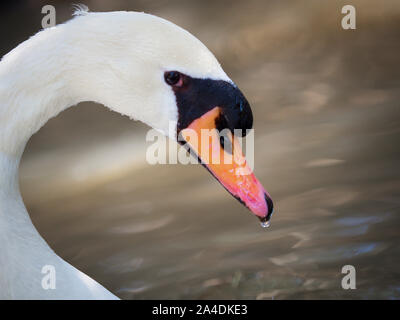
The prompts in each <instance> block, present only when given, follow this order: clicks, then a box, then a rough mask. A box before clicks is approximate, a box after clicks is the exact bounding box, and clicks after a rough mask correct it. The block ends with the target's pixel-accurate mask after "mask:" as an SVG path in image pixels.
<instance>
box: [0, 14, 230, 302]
mask: <svg viewBox="0 0 400 320" xmlns="http://www.w3.org/2000/svg"><path fill="white" fill-rule="evenodd" d="M166 70H178V71H181V72H184V73H186V74H188V75H190V76H192V77H200V78H205V77H207V78H212V79H222V80H226V81H230V80H229V78H228V77H227V76H226V74H225V73H224V71H223V70H222V68H221V67H220V65H219V63H218V61H217V60H216V59H215V57H214V56H213V54H212V53H211V52H210V51H209V50H208V49H207V48H206V47H205V46H204V45H203V44H202V43H201V42H200V41H199V40H197V39H196V38H195V37H194V36H192V35H191V34H190V33H188V32H187V31H185V30H183V29H181V28H180V27H178V26H176V25H174V24H172V23H171V22H168V21H166V20H163V19H161V18H158V17H155V16H152V15H149V14H144V13H136V12H108V13H93V12H87V10H86V9H85V8H83V7H79V8H78V10H77V11H76V12H75V18H73V19H72V20H70V21H69V22H67V23H65V24H62V25H58V26H56V27H53V28H49V29H45V30H43V31H40V32H39V33H37V34H36V35H35V36H33V37H31V38H30V39H29V40H27V41H25V42H23V43H21V44H20V45H19V46H18V47H16V48H15V49H14V50H12V51H11V52H10V53H8V54H7V55H6V56H5V57H4V58H3V59H2V61H1V62H0V101H1V102H0V245H1V250H0V298H9V299H12V298H20V299H112V298H116V297H115V296H114V295H113V294H111V293H110V292H109V291H107V290H106V289H105V288H104V287H102V286H101V285H100V284H98V283H97V282H95V281H94V280H92V279H90V278H89V277H87V276H86V275H84V274H83V273H82V272H80V271H78V270H77V269H75V268H74V267H72V266H71V265H69V264H68V263H67V262H65V261H63V260H62V259H61V258H60V257H58V256H57V255H56V254H55V253H54V252H53V251H52V250H51V248H50V247H49V246H48V245H47V243H46V242H45V241H44V240H43V239H42V238H41V236H40V235H39V233H38V232H37V231H36V229H35V228H34V226H33V225H32V222H31V220H30V218H29V215H28V213H27V211H26V209H25V206H24V204H23V201H22V198H21V195H20V192H19V186H18V166H19V161H20V157H21V155H22V153H23V150H24V147H25V144H26V142H27V141H28V139H29V138H30V137H31V136H32V134H33V133H35V132H36V131H37V130H39V129H40V127H42V126H43V125H44V124H45V123H46V122H47V121H48V120H49V119H50V118H51V117H54V116H56V115H57V114H58V113H59V112H61V111H63V110H64V109H66V108H68V107H70V106H72V105H75V104H77V103H79V102H81V101H87V100H90V101H95V102H98V103H102V104H104V105H105V106H107V107H109V108H111V109H112V110H114V111H117V112H119V113H121V114H123V115H127V116H129V117H130V118H132V119H138V120H141V121H143V122H144V123H147V124H148V125H150V126H151V127H153V128H156V129H158V130H160V131H163V132H165V133H168V127H169V122H170V121H172V122H175V123H176V121H177V107H176V101H175V97H174V95H173V93H172V90H171V89H170V87H169V86H168V85H166V84H165V83H164V79H163V73H164V72H165V71H166ZM170 135H171V136H172V137H173V133H172V134H170ZM59 227H60V228H61V227H62V226H59ZM44 265H54V266H55V268H56V274H57V288H56V289H55V290H44V289H43V288H42V287H41V279H42V277H43V275H42V274H41V268H42V267H43V266H44Z"/></svg>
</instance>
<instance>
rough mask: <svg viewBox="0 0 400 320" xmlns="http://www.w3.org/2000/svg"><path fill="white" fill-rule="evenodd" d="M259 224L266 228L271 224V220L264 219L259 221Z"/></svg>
mask: <svg viewBox="0 0 400 320" xmlns="http://www.w3.org/2000/svg"><path fill="white" fill-rule="evenodd" d="M260 225H261V227H263V228H268V227H269V226H270V225H271V222H270V221H269V220H268V221H267V220H265V221H261V222H260Z"/></svg>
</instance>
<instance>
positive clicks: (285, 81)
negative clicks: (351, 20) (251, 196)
mask: <svg viewBox="0 0 400 320" xmlns="http://www.w3.org/2000/svg"><path fill="white" fill-rule="evenodd" d="M326 3H327V2H321V1H307V5H305V4H303V5H300V4H294V3H293V2H289V1H288V2H279V3H278V2H270V3H269V4H268V3H267V4H266V3H265V2H264V1H246V2H244V1H241V2H236V3H233V4H232V3H231V2H225V1H222V2H210V3H205V2H201V3H200V2H197V3H194V2H188V1H177V2H172V3H171V2H168V3H167V2H165V1H159V2H152V4H151V5H150V4H146V3H145V2H140V1H139V2H134V3H129V4H127V3H125V1H116V2H115V3H114V4H113V5H112V6H111V5H110V4H105V2H100V1H98V2H96V1H92V2H89V3H88V4H89V7H91V9H92V10H94V11H95V10H115V9H131V10H139V11H140V10H145V11H147V12H151V13H154V14H157V15H160V16H162V17H165V18H168V19H170V20H172V21H174V22H175V23H177V24H179V25H181V26H183V27H185V28H186V29H188V30H189V31H191V32H192V33H194V34H195V35H196V36H197V37H199V38H200V39H201V40H202V41H203V42H204V43H205V44H206V45H207V46H208V47H209V48H210V49H211V50H212V51H213V52H214V53H215V54H216V56H217V57H218V59H219V60H220V61H221V63H222V65H223V67H224V69H225V70H226V71H227V73H228V74H229V75H230V76H231V77H232V79H233V80H234V81H235V82H236V83H237V84H238V86H239V87H240V88H241V89H242V91H243V92H244V94H245V95H246V97H247V98H248V100H249V101H250V103H251V105H252V107H253V112H254V116H255V124H254V127H255V139H256V141H255V150H256V155H255V173H256V175H257V176H258V178H259V179H260V180H261V182H262V183H263V184H264V186H265V187H266V189H267V190H268V191H269V192H270V193H271V195H272V198H273V200H274V203H275V208H276V209H275V214H274V217H273V219H272V224H271V227H270V228H268V229H263V228H261V227H260V225H259V222H258V220H257V219H256V218H254V217H253V216H251V214H250V213H249V212H248V211H247V210H246V209H245V208H244V207H242V206H241V205H240V204H239V203H238V202H237V201H235V200H234V199H233V198H232V197H231V196H230V195H229V194H227V193H226V191H225V190H223V189H222V188H221V187H220V185H219V184H218V183H217V182H216V181H214V180H213V179H212V177H211V176H210V175H209V174H208V173H207V172H206V171H205V170H204V169H203V168H202V167H201V166H194V165H191V166H184V165H165V166H150V165H149V164H147V163H146V162H145V160H144V159H145V150H146V146H147V144H146V142H145V139H144V137H145V132H146V130H147V128H146V127H145V126H144V125H142V124H139V123H133V122H131V121H129V120H128V119H125V118H122V117H120V116H119V115H117V114H114V113H111V112H109V111H107V110H106V109H104V108H102V107H100V106H94V105H93V104H89V103H86V104H82V105H81V106H80V107H79V108H73V109H70V110H68V111H66V112H64V113H62V114H61V115H60V116H58V117H57V118H55V119H53V120H51V121H50V122H49V123H48V124H47V125H46V126H45V127H44V128H43V129H42V130H41V131H40V132H39V133H38V134H37V135H35V136H34V137H33V138H32V139H31V141H30V143H29V145H28V147H27V150H26V152H25V155H24V158H23V163H22V166H21V187H22V191H23V196H24V199H25V201H26V204H27V207H28V209H29V211H30V212H31V216H32V219H33V221H34V223H35V225H36V226H37V228H38V229H39V231H40V232H41V234H42V235H43V236H44V238H45V239H46V241H48V243H49V244H50V245H51V247H52V248H53V249H54V250H55V251H56V252H57V253H58V254H59V255H60V256H62V257H63V258H64V259H66V260H67V261H68V262H70V263H71V264H73V265H74V266H76V267H78V268H79V269H80V270H82V271H84V272H85V273H87V274H88V275H90V276H91V277H93V278H94V279H96V280H97V281H99V282H100V283H102V284H103V285H105V286H106V287H107V288H108V289H110V290H111V291H112V292H114V293H115V294H117V295H118V296H120V297H121V298H128V299H130V298H133V299H146V298H156V299H157V298H167V299H171V298H186V299H206V298H226V299H236V298H243V299H256V298H257V299H287V298H300V299H306V298H312V299H315V298H324V299H325V298H328V299H331V298H343V299H350V298H362V299H369V298H378V299H389V298H390V299H392V298H394V299H399V298H400V256H399V253H400V249H399V245H398V239H399V236H400V230H399V227H400V170H399V167H398V163H399V159H400V153H399V147H398V145H399V140H400V118H399V115H400V114H399V113H400V112H399V107H400V106H399V101H400V100H399V98H400V92H399V84H400V83H399V82H400V74H399V73H400V67H399V66H400V64H399V56H400V55H399V53H400V50H399V49H400V44H399V39H400V3H399V2H398V1H382V2H379V4H378V3H377V2H376V1H352V3H353V4H354V5H355V6H356V8H357V30H352V31H345V30H343V29H341V27H340V19H341V14H340V8H341V6H342V5H343V4H347V3H345V2H343V3H342V2H341V1H335V2H330V4H329V6H328V5H327V4H326ZM60 6H61V4H60ZM14 10H17V9H14ZM63 10H64V9H63ZM62 14H63V17H66V16H67V15H68V11H65V10H64V11H62ZM31 28H33V26H31ZM32 32H33V31H32ZM347 264H350V265H353V266H354V267H355V268H356V271H357V289H356V290H343V289H342V288H341V279H342V277H343V275H342V274H341V269H342V267H343V266H344V265H347Z"/></svg>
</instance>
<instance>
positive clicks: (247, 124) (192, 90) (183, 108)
mask: <svg viewBox="0 0 400 320" xmlns="http://www.w3.org/2000/svg"><path fill="white" fill-rule="evenodd" d="M181 76H182V81H183V84H182V85H181V86H179V87H172V89H173V91H174V93H175V97H176V103H177V106H178V125H177V134H178V136H179V132H180V131H181V130H183V129H185V128H187V127H188V126H189V125H190V124H191V123H192V122H193V121H194V120H196V119H198V118H200V117H201V116H202V115H203V114H205V113H206V112H208V111H210V110H212V109H214V108H215V107H220V108H221V110H222V116H223V117H224V119H219V120H218V123H217V124H216V125H218V128H217V129H218V130H222V129H229V130H230V131H231V132H232V133H233V130H234V129H241V130H242V136H244V135H246V130H247V129H251V128H252V127H253V114H252V112H251V109H250V105H249V103H248V102H247V100H246V98H245V97H244V95H243V94H242V92H241V91H240V90H239V89H238V88H237V87H236V86H234V85H233V84H232V83H229V82H227V81H223V80H212V79H198V78H192V77H189V76H187V75H184V74H181Z"/></svg>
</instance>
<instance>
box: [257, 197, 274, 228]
mask: <svg viewBox="0 0 400 320" xmlns="http://www.w3.org/2000/svg"><path fill="white" fill-rule="evenodd" d="M264 198H265V203H266V205H267V214H266V215H265V216H264V217H260V216H259V217H258V218H259V219H260V222H261V226H262V227H263V228H268V227H269V226H270V224H271V222H270V220H271V217H272V214H273V213H274V204H273V202H272V199H271V197H270V196H269V195H268V194H267V193H264Z"/></svg>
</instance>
